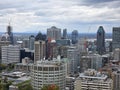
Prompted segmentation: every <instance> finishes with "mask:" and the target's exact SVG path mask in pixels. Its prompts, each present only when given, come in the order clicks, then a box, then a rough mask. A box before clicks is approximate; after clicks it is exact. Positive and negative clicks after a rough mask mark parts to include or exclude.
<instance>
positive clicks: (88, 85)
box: [74, 69, 113, 90]
mask: <svg viewBox="0 0 120 90" xmlns="http://www.w3.org/2000/svg"><path fill="white" fill-rule="evenodd" d="M74 85H75V89H74V90H113V80H112V79H109V78H108V77H107V75H104V74H101V73H100V72H97V71H95V70H94V69H88V70H87V71H84V73H80V75H79V77H78V78H77V79H76V81H75V83H74Z"/></svg>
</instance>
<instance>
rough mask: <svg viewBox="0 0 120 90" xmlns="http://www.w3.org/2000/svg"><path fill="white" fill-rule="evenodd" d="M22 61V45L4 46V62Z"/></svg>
mask: <svg viewBox="0 0 120 90" xmlns="http://www.w3.org/2000/svg"><path fill="white" fill-rule="evenodd" d="M18 62H20V47H19V46H13V45H9V46H2V63H3V64H10V63H18Z"/></svg>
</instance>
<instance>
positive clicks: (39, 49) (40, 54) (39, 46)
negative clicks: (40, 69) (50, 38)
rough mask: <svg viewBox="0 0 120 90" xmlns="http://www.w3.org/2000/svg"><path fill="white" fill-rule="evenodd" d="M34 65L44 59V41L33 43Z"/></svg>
mask: <svg viewBox="0 0 120 90" xmlns="http://www.w3.org/2000/svg"><path fill="white" fill-rule="evenodd" d="M34 47H35V53H34V63H36V61H39V60H42V59H43V58H45V41H35V43H34Z"/></svg>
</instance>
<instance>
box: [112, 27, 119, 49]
mask: <svg viewBox="0 0 120 90" xmlns="http://www.w3.org/2000/svg"><path fill="white" fill-rule="evenodd" d="M112 46H113V50H114V49H115V48H120V27H113V32H112Z"/></svg>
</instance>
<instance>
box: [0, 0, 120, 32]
mask: <svg viewBox="0 0 120 90" xmlns="http://www.w3.org/2000/svg"><path fill="white" fill-rule="evenodd" d="M9 21H10V22H11V26H12V27H13V32H36V33H37V32H38V31H41V32H46V29H47V28H50V27H51V26H56V27H58V28H61V29H64V28H67V30H68V31H69V32H71V31H72V30H78V31H79V32H80V33H96V32H97V30H98V27H99V26H100V25H103V27H104V29H105V32H107V33H111V32H112V27H113V26H115V27H116V26H117V27H119V26H120V0H0V32H5V31H6V26H7V25H8V23H9Z"/></svg>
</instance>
